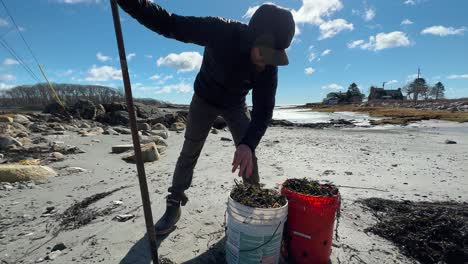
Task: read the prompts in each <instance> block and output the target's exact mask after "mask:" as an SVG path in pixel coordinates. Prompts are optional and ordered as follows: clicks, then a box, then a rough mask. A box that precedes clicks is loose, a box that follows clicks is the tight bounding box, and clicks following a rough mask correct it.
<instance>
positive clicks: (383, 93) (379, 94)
mask: <svg viewBox="0 0 468 264" xmlns="http://www.w3.org/2000/svg"><path fill="white" fill-rule="evenodd" d="M403 99H404V97H403V93H402V92H401V88H398V89H397V90H385V89H384V88H377V87H371V88H370V93H369V98H368V101H372V100H403Z"/></svg>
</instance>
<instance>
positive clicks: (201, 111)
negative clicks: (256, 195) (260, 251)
mask: <svg viewBox="0 0 468 264" xmlns="http://www.w3.org/2000/svg"><path fill="white" fill-rule="evenodd" d="M118 2H119V5H120V6H121V7H122V8H123V9H124V10H125V11H126V12H127V13H128V14H130V15H131V16H132V17H134V18H135V19H137V20H138V21H139V22H140V23H141V24H143V25H144V26H146V27H147V28H149V29H151V30H153V31H155V32H156V33H158V34H161V35H163V36H165V37H168V38H173V39H176V40H179V41H182V42H186V43H194V44H198V45H201V46H204V47H205V50H204V55H203V62H202V65H201V68H200V71H199V73H198V75H197V77H196V79H195V84H194V90H195V94H194V96H193V98H192V102H191V104H190V109H189V115H188V124H187V129H186V131H185V141H184V145H183V147H182V151H181V153H180V156H179V159H178V160H177V165H176V168H175V171H174V175H173V180H172V186H171V187H170V188H169V192H170V194H169V195H168V196H167V208H166V212H165V213H164V215H163V216H162V218H161V219H160V220H159V221H158V222H157V223H156V234H158V235H164V234H168V233H170V232H172V231H173V230H174V229H175V224H176V223H177V221H178V220H179V218H180V215H181V209H180V206H181V205H185V204H186V203H187V201H188V198H187V197H186V196H185V193H184V191H185V190H187V189H188V188H189V187H190V184H191V182H192V176H193V169H194V168H195V165H196V163H197V160H198V157H199V156H200V152H201V150H202V148H203V144H204V143H205V139H206V137H207V136H208V133H209V132H210V129H211V126H212V124H213V122H214V120H215V119H216V117H217V116H218V115H221V116H222V117H224V119H225V120H226V122H227V124H228V127H229V129H230V131H231V133H232V137H233V139H234V143H235V145H236V151H235V154H234V160H233V163H232V172H235V171H236V170H237V169H238V168H239V173H238V175H239V176H242V178H243V180H244V182H248V183H250V184H256V185H258V184H259V175H258V167H257V159H256V157H255V148H256V147H257V145H258V143H259V142H260V139H261V138H262V137H263V135H264V134H265V131H266V129H267V127H268V123H269V122H270V120H271V117H272V112H273V108H274V106H275V94H276V85H277V72H278V68H277V66H278V65H287V64H288V58H287V56H286V52H285V49H286V48H288V47H289V45H290V44H291V41H292V38H293V36H294V29H295V24H294V20H293V16H292V14H291V12H289V11H288V10H286V9H284V8H281V7H278V6H276V5H273V4H265V5H262V6H261V7H260V8H258V10H257V11H256V12H255V14H254V15H253V16H252V18H251V20H250V22H249V24H248V25H246V24H243V23H240V22H237V21H232V20H227V19H224V18H218V17H190V16H179V15H176V14H171V13H169V12H167V11H166V10H164V9H163V8H162V7H161V6H159V5H157V4H154V3H152V2H150V1H148V0H119V1H118ZM250 89H252V101H253V109H252V117H250V112H249V110H248V109H247V106H246V102H245V97H246V95H247V94H248V93H249V90H250Z"/></svg>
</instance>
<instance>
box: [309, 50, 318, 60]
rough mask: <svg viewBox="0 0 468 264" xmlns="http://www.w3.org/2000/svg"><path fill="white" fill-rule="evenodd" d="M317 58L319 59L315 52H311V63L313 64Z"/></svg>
mask: <svg viewBox="0 0 468 264" xmlns="http://www.w3.org/2000/svg"><path fill="white" fill-rule="evenodd" d="M315 58H317V55H315V53H314V52H310V53H309V62H312V61H313V60H315Z"/></svg>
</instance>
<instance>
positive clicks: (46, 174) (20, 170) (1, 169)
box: [0, 164, 57, 183]
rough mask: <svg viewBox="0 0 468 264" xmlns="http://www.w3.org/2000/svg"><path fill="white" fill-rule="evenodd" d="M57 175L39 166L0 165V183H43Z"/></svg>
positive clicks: (50, 169)
mask: <svg viewBox="0 0 468 264" xmlns="http://www.w3.org/2000/svg"><path fill="white" fill-rule="evenodd" d="M55 176H57V173H56V172H55V171H54V170H53V169H52V168H50V167H47V166H39V165H11V164H9V165H0V182H22V181H34V182H36V183H37V182H45V181H47V179H49V178H50V177H55Z"/></svg>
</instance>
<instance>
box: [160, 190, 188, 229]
mask: <svg viewBox="0 0 468 264" xmlns="http://www.w3.org/2000/svg"><path fill="white" fill-rule="evenodd" d="M186 202H187V201H186V200H184V199H183V198H182V199H181V197H176V195H169V196H167V200H166V204H167V205H166V212H165V213H164V215H163V216H162V217H161V218H160V219H159V220H158V222H157V223H156V226H155V228H156V235H159V236H161V235H167V234H169V233H171V232H172V231H174V230H175V229H176V224H177V222H178V221H179V219H180V216H181V215H182V210H181V208H180V205H181V204H182V205H185V203H186Z"/></svg>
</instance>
